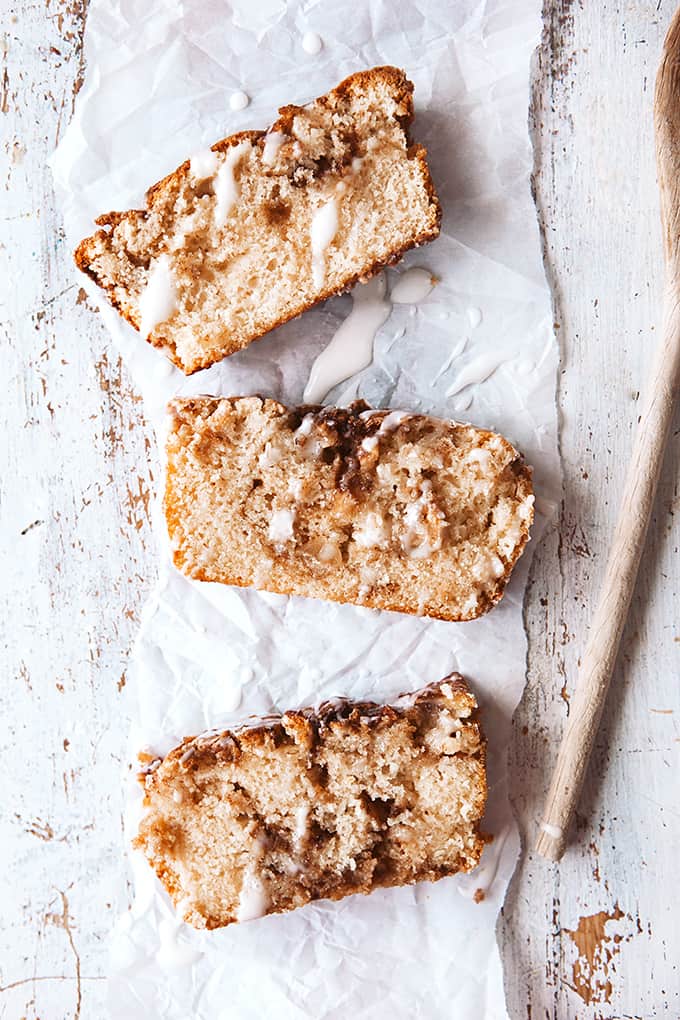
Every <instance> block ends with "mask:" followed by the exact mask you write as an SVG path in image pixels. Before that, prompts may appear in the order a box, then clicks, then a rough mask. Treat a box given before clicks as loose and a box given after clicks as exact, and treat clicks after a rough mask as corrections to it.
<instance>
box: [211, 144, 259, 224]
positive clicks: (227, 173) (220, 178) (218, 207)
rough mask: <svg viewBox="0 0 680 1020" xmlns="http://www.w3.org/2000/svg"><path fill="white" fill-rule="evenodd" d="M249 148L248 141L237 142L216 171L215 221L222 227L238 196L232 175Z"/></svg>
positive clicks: (234, 178) (237, 188)
mask: <svg viewBox="0 0 680 1020" xmlns="http://www.w3.org/2000/svg"><path fill="white" fill-rule="evenodd" d="M250 149H251V144H250V142H239V144H238V145H232V146H231V148H229V149H228V150H227V154H226V157H225V159H224V162H223V163H222V165H221V166H220V168H219V170H218V171H217V177H216V178H215V223H216V224H217V226H218V227H223V226H224V224H225V223H226V222H227V217H228V216H229V213H230V212H231V210H232V209H233V208H234V206H235V204H236V202H237V201H238V197H239V187H238V184H237V181H236V177H235V176H234V171H235V170H236V167H237V166H238V164H239V163H240V162H241V160H242V159H243V157H244V156H245V154H246V153H247V152H249V151H250Z"/></svg>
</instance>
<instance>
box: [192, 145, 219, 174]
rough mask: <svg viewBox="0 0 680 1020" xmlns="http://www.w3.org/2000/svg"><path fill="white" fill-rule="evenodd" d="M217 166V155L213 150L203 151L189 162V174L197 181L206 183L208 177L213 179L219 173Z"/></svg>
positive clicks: (196, 153)
mask: <svg viewBox="0 0 680 1020" xmlns="http://www.w3.org/2000/svg"><path fill="white" fill-rule="evenodd" d="M217 166H218V159H217V153H215V152H213V151H212V149H201V151H200V152H195V153H194V155H193V156H192V157H191V159H190V160H189V173H190V174H191V176H192V177H194V178H195V179H196V180H197V181H204V180H205V179H206V177H212V176H213V174H215V173H216V172H217Z"/></svg>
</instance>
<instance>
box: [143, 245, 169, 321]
mask: <svg viewBox="0 0 680 1020" xmlns="http://www.w3.org/2000/svg"><path fill="white" fill-rule="evenodd" d="M176 307H177V292H176V290H175V279H174V277H173V274H172V265H171V263H170V259H169V257H168V256H167V255H161V256H159V258H157V259H156V261H155V263H154V266H153V269H152V270H151V272H150V273H149V279H148V281H147V284H146V287H145V288H144V290H143V291H142V294H141V295H140V298H139V332H140V333H141V334H142V336H144V337H147V336H149V335H150V334H151V333H152V332H153V331H154V329H155V328H156V326H158V325H159V323H161V322H165V321H166V319H169V318H170V316H171V315H172V313H173V312H174V311H175V308H176Z"/></svg>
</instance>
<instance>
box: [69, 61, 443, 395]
mask: <svg viewBox="0 0 680 1020" xmlns="http://www.w3.org/2000/svg"><path fill="white" fill-rule="evenodd" d="M377 77H381V78H382V79H383V80H386V81H388V82H389V83H390V84H392V85H393V87H394V88H395V89H396V90H398V98H399V99H400V100H403V101H404V103H405V104H406V106H407V109H408V114H407V116H405V117H403V118H399V120H400V123H401V127H402V129H403V131H404V136H405V138H406V142H407V145H408V151H407V155H408V158H409V159H414V160H415V161H416V162H417V163H418V166H419V170H420V173H421V177H422V181H423V186H424V188H425V191H426V194H427V196H428V198H429V200H430V222H429V224H428V226H427V227H426V229H425V230H423V231H421V232H420V234H418V235H417V237H416V238H415V239H414V240H413V242H412V243H410V244H408V245H404V246H403V247H402V248H401V249H399V250H398V251H395V252H394V253H393V254H392V256H391V257H390V259H389V260H387V261H385V262H373V263H371V264H369V265H367V266H365V267H364V268H363V269H362V270H361V272H358V273H356V274H355V276H354V277H352V278H351V279H350V280H349V281H348V282H347V283H345V284H343V286H342V287H335V288H333V287H327V288H325V289H324V290H322V291H321V292H320V293H319V295H318V296H317V297H316V298H315V299H314V300H313V301H308V302H303V303H301V304H300V305H299V306H298V307H297V308H296V309H294V310H293V311H291V312H290V313H289V314H287V315H283V316H281V317H280V318H279V319H277V320H276V322H275V323H274V324H273V325H272V326H270V327H269V329H268V330H267V332H271V330H273V329H277V328H278V327H279V326H283V325H284V324H285V323H286V322H290V321H291V319H295V318H297V317H298V316H299V315H301V314H302V313H303V312H306V311H308V310H309V309H310V308H313V307H314V306H315V305H317V304H319V303H320V302H321V301H325V300H327V299H328V298H330V297H334V296H336V295H338V294H343V293H345V292H346V291H348V290H351V288H352V287H354V286H356V284H357V283H362V282H366V281H367V280H370V279H371V277H373V276H375V275H376V274H377V273H379V272H381V270H383V269H386V268H387V267H388V266H392V265H396V264H397V263H398V262H400V261H401V259H402V258H403V257H404V255H405V254H406V253H407V252H408V251H410V250H411V249H413V248H419V247H420V246H421V245H423V244H427V243H428V242H429V241H434V240H435V239H436V238H437V237H438V236H439V233H440V229H441V220H442V207H441V203H440V201H439V197H438V195H437V192H436V189H435V186H434V182H433V180H432V176H431V174H430V169H429V166H428V164H427V150H426V149H425V147H424V146H423V145H419V144H415V145H412V144H410V137H409V128H410V125H411V123H412V121H413V117H414V109H413V83H412V82H411V81H410V80H409V79H408V78H407V77H406V74H405V73H404V71H402V70H400V69H399V68H396V67H392V66H390V65H384V66H380V67H373V68H370V69H368V70H364V71H356V72H355V73H354V74H351V75H349V76H348V77H347V78H345V79H344V80H343V81H341V82H340V84H339V85H337V86H336V87H335V88H334V89H331V90H330V92H327V93H324V94H323V95H322V96H318V97H317V99H316V100H314V102H317V103H321V104H322V105H323V106H330V105H331V104H330V100H331V97H333V96H339V97H342V96H344V95H345V94H347V93H351V92H352V91H354V90H357V89H358V88H360V87H362V86H363V87H365V86H366V85H367V84H369V83H370V82H371V81H372V80H373V79H374V78H377ZM301 109H302V107H300V106H296V105H288V106H282V107H281V108H280V109H279V118H278V120H276V121H275V122H274V123H273V124H272V126H271V128H269V131H285V129H286V128H290V126H291V125H292V122H293V119H294V117H295V115H296V114H297V112H298V111H299V110H301ZM266 134H267V132H266V131H239V132H237V133H236V134H233V135H228V136H227V137H226V138H222V139H220V140H219V141H217V142H215V143H214V144H213V145H211V146H210V148H211V150H212V151H213V152H225V151H226V150H227V149H229V148H231V147H232V146H234V145H239V144H240V143H241V142H244V141H250V142H251V143H252V144H253V145H255V144H256V143H257V142H258V141H259V140H261V139H263V138H264V137H265V135H266ZM262 144H263V143H262ZM190 162H191V161H190V160H189V159H186V160H184V162H183V163H181V164H180V165H179V166H178V167H177V168H176V169H175V170H173V171H172V172H171V173H169V174H166V176H165V177H163V178H161V180H159V181H157V182H156V183H155V184H152V185H151V187H150V188H149V189H148V190H147V192H146V207H145V208H144V209H128V210H126V211H124V212H115V211H112V212H108V213H103V214H102V215H101V216H98V217H97V219H96V220H95V223H96V224H97V226H100V227H105V226H112V225H115V224H117V223H120V222H121V221H123V220H125V219H130V220H133V219H134V218H135V217H136V216H139V215H145V214H146V213H147V212H148V210H149V209H150V208H151V206H152V205H153V203H154V201H155V198H156V196H157V195H159V194H161V193H162V191H163V190H164V189H166V188H168V187H170V186H172V184H173V183H174V182H175V181H177V180H180V179H181V178H183V177H185V176H186V175H187V174H188V173H189V165H190ZM105 236H106V231H105V230H99V231H96V232H95V233H94V234H91V235H90V236H89V237H85V238H83V240H82V241H81V242H80V243H79V244H78V246H77V247H76V249H75V251H74V253H73V257H74V260H75V263H76V266H77V267H78V269H80V270H81V272H83V273H85V274H86V275H87V276H89V277H90V279H91V280H93V281H94V283H95V284H96V285H97V286H98V287H99V288H100V290H102V291H103V292H104V293H105V294H106V296H107V299H108V301H109V303H110V304H111V306H112V307H113V308H115V309H116V311H117V312H118V313H119V314H120V315H121V316H122V318H124V319H125V320H126V321H127V322H129V323H130V325H131V326H132V327H133V328H134V329H136V330H137V331H138V332H139V321H138V318H137V315H136V310H135V309H132V308H130V307H128V306H126V305H124V304H123V303H121V302H120V301H119V300H118V298H117V297H116V294H115V288H114V286H113V285H111V284H107V283H106V282H104V281H103V280H102V279H101V277H100V276H99V274H98V273H97V272H96V271H95V270H94V269H93V268H92V258H93V255H94V252H93V250H92V249H93V245H94V242H95V241H97V240H100V239H101V238H102V237H105ZM264 335H266V334H261V335H260V336H256V337H253V338H252V340H249V341H247V342H246V343H234V342H232V343H231V344H230V343H229V342H227V343H225V344H224V345H223V347H221V348H220V350H219V351H217V352H215V351H213V352H212V354H211V355H206V357H205V358H203V359H200V360H199V359H195V360H194V361H193V362H192V363H191V364H185V363H184V362H183V361H181V359H180V358H178V356H177V351H176V346H175V344H174V343H173V341H172V339H171V338H169V337H164V336H156V337H146V338H145V339H146V340H147V342H148V343H150V344H151V345H152V346H153V347H156V348H158V349H160V350H162V351H164V353H165V354H166V356H167V357H168V358H169V360H170V361H172V363H173V364H174V365H176V367H177V368H179V369H180V370H181V371H182V372H183V373H184V374H185V375H187V376H190V375H193V374H194V373H195V372H199V371H201V370H202V369H204V368H209V367H210V365H213V364H215V362H216V361H219V360H220V359H221V358H225V357H228V356H229V355H230V354H235V353H236V352H237V351H239V350H243V349H244V347H247V346H249V345H250V344H251V343H254V341H255V340H259V339H261V337H262V336H264Z"/></svg>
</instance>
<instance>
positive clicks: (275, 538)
mask: <svg viewBox="0 0 680 1020" xmlns="http://www.w3.org/2000/svg"><path fill="white" fill-rule="evenodd" d="M294 523H295V511H294V510H276V511H275V512H274V513H273V514H272V519H271V520H270V522H269V541H270V542H288V541H290V539H291V538H292V537H293V525H294Z"/></svg>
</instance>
